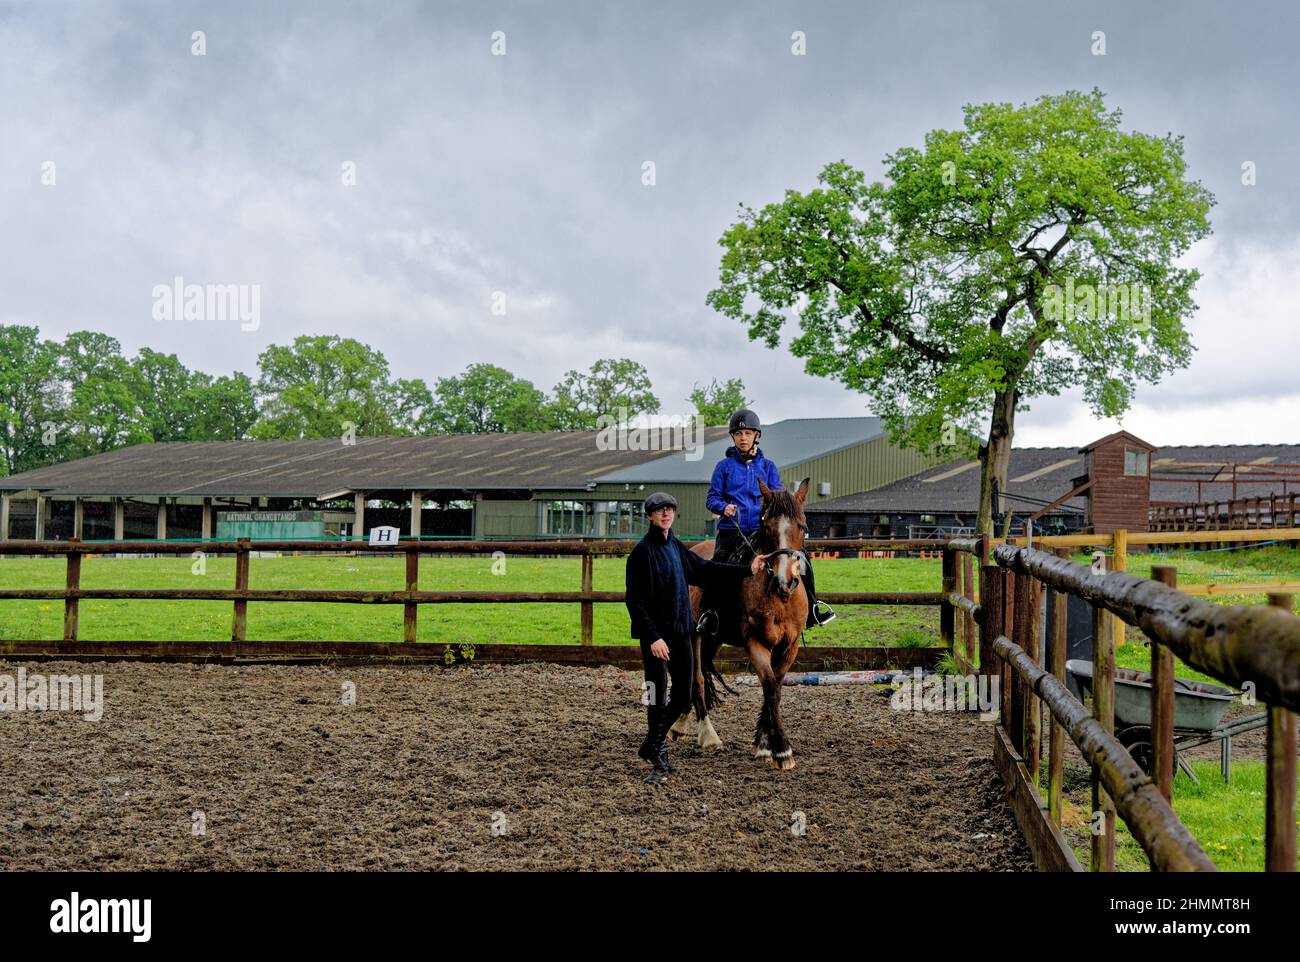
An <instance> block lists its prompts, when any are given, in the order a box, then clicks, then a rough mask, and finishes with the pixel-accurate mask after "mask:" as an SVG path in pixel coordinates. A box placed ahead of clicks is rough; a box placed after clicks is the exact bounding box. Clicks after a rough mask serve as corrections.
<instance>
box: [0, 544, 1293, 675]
mask: <svg viewBox="0 0 1300 962" xmlns="http://www.w3.org/2000/svg"><path fill="white" fill-rule="evenodd" d="M1076 560H1080V561H1083V560H1086V558H1085V556H1084V555H1079V556H1078V557H1077V558H1076ZM1152 563H1173V564H1175V565H1177V567H1178V569H1179V578H1180V581H1181V582H1182V583H1184V584H1192V583H1197V582H1206V581H1231V580H1234V579H1237V580H1245V579H1252V580H1255V579H1261V578H1265V577H1279V578H1280V577H1288V576H1289V577H1292V578H1296V577H1300V550H1297V549H1292V548H1285V547H1281V546H1271V547H1266V548H1259V549H1252V550H1250V551H1238V552H1218V553H1200V554H1179V555H1175V556H1170V557H1168V558H1165V557H1154V558H1153V557H1152V556H1147V555H1141V554H1135V555H1133V556H1131V558H1130V566H1129V570H1130V571H1132V572H1133V573H1134V574H1139V575H1144V576H1145V575H1148V574H1149V573H1150V566H1151V564H1152ZM194 564H195V563H194V562H193V561H192V560H191V559H190V558H188V557H184V558H95V557H91V558H88V559H87V560H86V561H85V562H84V564H83V565H82V586H83V587H85V588H179V587H195V586H199V587H227V586H232V585H233V584H234V579H235V563H234V559H232V558H208V559H207V560H206V562H205V569H204V571H203V573H198V571H197V569H196V568H195V567H194ZM403 565H404V562H403V560H402V559H401V558H375V557H343V556H337V555H330V556H304V557H296V558H295V557H280V558H259V557H254V558H253V559H252V560H251V567H250V578H249V584H250V586H251V587H253V588H343V589H397V588H401V587H403V585H404V567H403ZM624 565H625V561H624V559H622V558H597V559H596V560H595V563H594V571H593V576H594V586H595V589H596V590H597V591H621V590H622V588H623V584H624V580H623V579H624ZM65 567H66V566H65V562H64V560H63V559H62V558H5V559H0V587H12V588H16V587H51V588H58V587H62V586H63V584H64V578H65ZM420 569H421V577H420V587H421V588H422V589H424V590H465V591H573V590H577V589H578V588H579V587H580V568H579V560H578V559H577V558H531V557H517V558H506V559H505V565H504V571H503V573H501V574H494V573H493V559H492V558H490V557H487V556H484V557H472V558H438V557H433V558H430V557H426V558H423V559H421V562H420ZM817 576H818V588H819V590H821V591H823V592H827V591H936V590H938V588H939V580H940V565H939V562H938V561H937V560H931V559H920V558H899V559H884V558H839V559H833V560H822V561H819V562H817ZM1213 600H1215V601H1216V602H1218V603H1220V604H1260V603H1262V602H1263V600H1264V599H1263V597H1262V596H1260V595H1243V596H1234V595H1227V596H1220V597H1216V598H1215V599H1213ZM231 607H232V606H231V604H230V602H224V601H221V602H205V601H83V602H82V603H81V606H80V608H81V611H80V632H79V634H80V637H81V638H84V639H86V640H132V639H140V640H198V641H208V640H211V641H218V640H222V639H226V638H229V636H230V618H231ZM0 611H2V612H3V614H2V615H0V638H28V639H34V638H51V639H52V638H58V637H60V636H61V635H62V631H63V605H62V604H61V603H60V602H57V601H5V602H0ZM837 611H838V613H839V618H838V619H836V621H835V622H834V623H832V624H830V625H827V626H826V627H825V628H821V629H818V630H817V631H815V632H810V633H809V634H808V636H807V637H806V638H805V642H806V643H809V644H813V643H815V644H819V645H897V644H903V645H916V644H922V643H925V642H926V640H930V639H932V640H933V641H934V643H937V639H938V626H939V613H938V609H937V608H935V607H930V606H907V605H881V606H856V605H855V606H850V605H841V606H838V607H837ZM578 619H579V608H578V606H577V605H576V604H555V605H550V604H528V605H488V604H463V605H423V606H421V610H420V619H419V635H418V637H419V640H420V641H429V642H459V643H463V642H469V643H472V644H483V643H494V642H495V643H514V644H520V643H537V644H576V643H578V641H579V640H580V639H579V627H578ZM1128 635H1129V639H1130V640H1131V641H1136V642H1137V643H1136V644H1133V643H1130V644H1127V645H1124V646H1123V647H1122V648H1120V650H1119V651H1118V652H1117V660H1118V663H1119V664H1121V665H1125V666H1128V667H1134V668H1146V667H1147V665H1148V664H1149V660H1150V654H1149V651H1148V649H1147V648H1146V647H1145V646H1143V645H1142V644H1141V643H1140V638H1139V637H1138V636H1137V634H1136V631H1135V630H1133V629H1130V631H1129V633H1128ZM248 637H249V639H250V640H253V641H262V640H267V641H270V640H300V639H304V640H310V639H326V640H331V641H400V640H401V637H402V606H401V605H347V604H293V603H280V602H274V603H272V602H264V603H261V604H259V603H256V602H254V603H251V604H250V605H249V606H248ZM627 642H628V618H627V611H626V609H625V608H624V607H623V605H622V604H598V605H596V617H595V643H596V644H600V645H608V644H626V643H627ZM1179 674H1180V675H1184V676H1186V677H1194V678H1195V677H1203V676H1199V675H1197V673H1195V672H1193V671H1191V670H1190V669H1187V668H1186V666H1180V669H1179Z"/></svg>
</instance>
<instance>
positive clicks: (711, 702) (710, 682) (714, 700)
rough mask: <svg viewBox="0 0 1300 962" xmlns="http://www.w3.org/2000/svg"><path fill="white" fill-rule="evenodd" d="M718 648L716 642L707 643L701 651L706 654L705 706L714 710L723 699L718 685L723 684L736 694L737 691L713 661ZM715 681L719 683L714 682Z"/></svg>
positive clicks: (729, 692)
mask: <svg viewBox="0 0 1300 962" xmlns="http://www.w3.org/2000/svg"><path fill="white" fill-rule="evenodd" d="M717 650H718V645H717V643H716V642H712V643H706V644H705V646H704V650H703V652H702V653H701V654H702V655H703V656H704V658H703V660H704V672H703V674H704V707H705V710H706V711H712V710H713V709H714V707H715V706H717V705H718V704H719V703H720V702H721V701H722V696H721V695H719V694H718V689H717V685H721V686H722V687H723V689H724V690H725V691H726V692H727V693H728V694H731V695H734V694H735V693H736V690H735V689H734V688H732V687H731V686H730V685H728V684H727V679H726V678H724V677H723V676H722V672H720V671H718V667H717V665H715V664H714V663H713V656H714V654H715V653H716V652H717ZM715 681H716V682H717V685H715V684H714V682H715Z"/></svg>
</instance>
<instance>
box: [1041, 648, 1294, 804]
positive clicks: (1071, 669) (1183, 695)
mask: <svg viewBox="0 0 1300 962" xmlns="http://www.w3.org/2000/svg"><path fill="white" fill-rule="evenodd" d="M1065 670H1066V671H1067V672H1068V673H1069V674H1070V676H1071V677H1072V678H1073V679H1074V682H1075V684H1077V685H1078V686H1079V690H1080V691H1082V692H1084V693H1085V694H1088V695H1091V694H1092V662H1090V661H1084V660H1081V659H1071V660H1070V661H1067V662H1066V663H1065ZM1236 697H1237V696H1236V693H1235V692H1234V691H1233V690H1232V689H1230V688H1223V687H1220V686H1219V685H1208V684H1205V683H1204V682H1199V681H1187V680H1186V679H1183V678H1175V679H1174V756H1175V758H1176V759H1177V763H1178V767H1179V768H1180V769H1181V770H1182V771H1183V772H1185V773H1186V774H1187V777H1188V778H1190V779H1191V780H1192V781H1193V782H1199V781H1200V780H1199V779H1198V778H1197V777H1196V773H1195V772H1193V771H1192V766H1191V765H1190V764H1188V762H1187V760H1186V759H1185V758H1184V757H1183V755H1182V752H1184V751H1187V750H1189V749H1192V748H1197V747H1199V746H1201V745H1208V744H1209V743H1210V742H1214V741H1217V742H1219V770H1220V772H1221V773H1222V774H1223V780H1224V781H1225V782H1228V781H1231V780H1232V739H1233V736H1234V735H1242V734H1244V733H1246V732H1249V731H1255V730H1256V729H1259V728H1263V727H1264V726H1265V725H1267V724H1268V712H1259V713H1257V714H1254V715H1245V716H1243V717H1241V718H1236V719H1234V720H1232V721H1230V722H1228V723H1226V724H1224V723H1223V714H1224V712H1225V711H1227V709H1228V705H1229V704H1231V703H1232V701H1233V699H1234V698H1236ZM1115 737H1116V738H1118V739H1119V742H1120V744H1121V745H1123V746H1124V747H1125V748H1126V749H1128V753H1129V754H1130V755H1131V756H1133V760H1134V761H1135V762H1137V763H1138V765H1140V766H1141V767H1142V770H1143V771H1144V772H1146V773H1147V774H1148V775H1150V774H1151V768H1152V765H1153V763H1154V761H1155V747H1154V741H1153V738H1152V731H1151V674H1150V673H1149V672H1145V671H1134V670H1133V669H1132V668H1116V669H1115Z"/></svg>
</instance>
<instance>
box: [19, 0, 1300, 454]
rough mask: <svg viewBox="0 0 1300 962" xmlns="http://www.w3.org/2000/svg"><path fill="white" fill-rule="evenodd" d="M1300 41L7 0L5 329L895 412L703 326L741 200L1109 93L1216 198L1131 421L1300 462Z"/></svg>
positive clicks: (1134, 31) (250, 367) (1083, 12)
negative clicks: (1280, 452) (987, 109)
mask: <svg viewBox="0 0 1300 962" xmlns="http://www.w3.org/2000/svg"><path fill="white" fill-rule="evenodd" d="M900 8H901V9H900ZM1298 26H1300V8H1298V7H1297V6H1296V5H1295V4H1294V3H1291V2H1289V0H1282V2H1277V3H1249V2H1247V3H1217V4H1216V3H1188V2H1177V3H1175V2H1157V3H1144V4H1131V3H1128V2H1121V3H1087V2H1072V3H1062V2H1043V0H1037V2H1026V3H1019V2H990V3H970V2H965V3H951V4H949V3H939V2H918V3H909V4H883V3H816V2H811V3H809V2H800V3H778V2H762V0H749V2H733V3H709V4H701V3H691V2H683V3H673V2H656V3H652V4H641V3H617V4H616V3H604V4H601V3H596V2H591V0H585V2H574V0H571V2H561V0H551V2H546V3H493V2H476V3H467V4H450V3H438V2H425V3H411V4H405V3H397V2H391V0H385V2H381V3H374V4H365V3H352V4H342V3H339V4H331V3H310V4H309V3H305V2H302V3H277V4H262V3H248V4H240V3H230V4H223V5H221V7H220V8H219V9H217V8H213V7H210V6H209V5H206V4H187V3H176V2H159V3H144V2H132V3H125V2H124V3H116V4H113V3H32V4H10V3H0V98H2V99H0V103H2V104H3V106H2V107H0V145H2V146H0V211H3V225H4V229H3V231H2V232H0V323H26V324H36V325H38V326H39V327H40V329H41V331H42V333H43V335H44V336H46V337H56V338H58V337H62V336H63V335H64V334H66V333H67V332H69V331H72V330H78V329H85V328H89V329H94V330H103V331H107V332H109V333H111V334H113V335H114V336H116V337H117V338H119V339H120V340H121V342H122V346H123V349H124V351H126V352H127V353H128V354H129V353H134V352H135V351H136V350H137V349H139V348H140V347H152V348H154V349H156V350H161V351H165V352H174V353H176V354H177V355H179V357H180V358H181V359H182V360H183V361H184V362H185V363H186V364H188V365H189V366H191V367H196V368H200V369H202V370H205V371H208V372H210V373H214V374H219V373H227V372H229V371H231V370H235V369H240V370H245V371H249V372H254V371H255V367H256V357H257V355H258V353H259V352H260V351H262V350H263V349H264V348H265V347H266V346H267V345H268V344H272V343H279V344H284V343H288V342H290V341H291V340H292V339H293V338H294V337H296V336H298V335H301V334H320V333H330V334H340V335H344V336H350V337H355V338H358V339H360V340H362V341H364V342H365V343H367V344H370V345H371V346H373V347H375V348H377V349H379V350H381V351H383V352H384V353H385V354H386V355H387V357H388V358H389V360H390V362H391V363H392V365H393V368H394V372H395V373H396V374H397V375H400V376H404V377H422V378H424V379H425V380H426V381H428V382H429V383H430V384H432V383H433V381H434V380H435V379H436V378H437V377H439V376H445V375H451V374H455V373H458V372H460V371H461V370H463V369H464V368H465V366H466V365H468V364H471V363H474V362H478V361H490V362H493V363H495V364H499V365H501V366H503V367H505V368H507V369H509V370H511V371H513V372H514V373H515V374H517V375H519V376H521V377H527V378H529V379H531V380H532V381H533V382H534V383H535V384H537V385H538V386H539V387H541V388H543V389H548V390H549V389H550V388H551V387H552V386H553V385H554V384H555V383H556V382H557V381H558V380H559V379H560V377H561V376H562V375H563V373H564V372H565V371H566V370H568V369H570V368H583V369H585V368H586V367H588V366H589V365H590V364H591V363H592V362H593V361H595V360H596V359H598V358H601V357H615V356H630V357H634V358H637V359H639V360H641V361H642V362H643V363H644V364H645V365H646V366H647V368H648V369H649V371H650V375H651V378H652V380H653V383H654V387H655V390H656V393H657V394H658V395H659V397H660V398H661V399H662V401H663V404H664V410H665V412H667V413H683V412H685V411H686V410H687V409H688V408H687V405H686V403H685V397H686V395H687V393H688V392H689V391H690V389H691V386H692V385H693V384H695V383H707V382H708V380H709V379H710V378H712V377H717V378H718V379H719V380H725V379H727V378H730V377H742V378H743V379H744V381H745V383H746V385H747V386H748V388H749V391H750V394H751V396H753V397H754V398H755V407H756V408H757V409H758V410H759V412H760V413H761V414H762V416H763V417H764V419H765V420H779V419H781V418H785V417H808V416H821V415H844V416H848V415H860V414H864V413H870V398H868V397H864V396H863V395H860V394H856V393H854V392H851V391H848V390H846V389H844V388H843V387H841V386H839V385H838V384H836V383H834V382H831V381H826V380H822V379H819V378H815V377H812V376H809V375H807V374H805V373H804V371H803V366H802V362H800V361H799V360H797V359H795V358H793V357H791V356H789V355H788V354H787V353H785V352H784V351H769V350H767V349H766V348H763V347H761V346H758V345H756V344H752V343H750V342H749V341H748V339H747V337H746V332H745V329H744V328H743V327H742V326H741V325H740V324H738V323H737V322H734V321H730V320H728V319H727V318H724V317H722V316H721V315H718V314H716V313H714V312H713V311H712V310H711V309H710V308H708V307H707V306H706V305H705V303H704V298H705V294H706V293H707V292H708V290H709V289H710V288H711V287H712V286H714V285H715V284H716V282H717V274H718V258H719V253H720V248H719V247H718V245H717V241H718V237H719V236H720V235H721V233H722V232H723V230H724V229H725V228H726V227H727V226H728V225H729V224H731V223H732V222H733V220H734V218H735V213H736V206H737V204H738V203H739V202H742V201H743V202H745V203H746V204H752V205H761V204H764V203H767V202H769V201H773V200H777V199H779V198H780V196H781V194H782V191H784V190H785V189H787V188H794V189H799V190H806V189H808V188H810V187H812V186H813V185H814V183H815V177H816V174H817V172H818V171H819V170H820V169H821V168H822V166H823V165H824V164H826V163H827V162H829V161H831V160H837V159H845V160H847V161H849V162H851V163H853V164H854V165H856V166H858V167H860V168H862V169H864V170H866V171H867V172H868V173H869V174H870V175H871V176H872V177H878V176H880V173H881V159H882V158H883V156H884V155H885V154H886V153H887V152H890V151H892V150H895V149H897V148H898V147H900V146H903V145H908V144H919V143H920V141H921V139H922V137H923V136H924V133H925V132H926V131H927V130H930V129H932V128H936V127H948V128H951V127H957V126H959V125H960V123H961V106H962V104H964V103H967V102H981V101H990V100H997V101H1013V102H1017V103H1018V102H1021V101H1025V100H1032V99H1033V98H1035V97H1037V96H1039V95H1042V94H1046V93H1059V92H1061V91H1064V90H1067V89H1084V90H1087V89H1091V88H1092V87H1094V86H1098V87H1101V88H1102V89H1103V90H1104V91H1105V92H1106V94H1107V97H1108V103H1109V104H1110V105H1112V106H1117V107H1120V108H1122V109H1123V111H1124V114H1125V122H1126V126H1128V127H1130V128H1132V129H1137V130H1142V131H1145V132H1148V133H1156V134H1163V133H1165V132H1167V131H1173V132H1175V133H1180V134H1183V135H1185V137H1186V157H1187V160H1188V162H1189V165H1190V174H1191V176H1192V177H1193V178H1196V179H1199V180H1201V181H1202V182H1203V183H1204V184H1205V185H1206V186H1207V187H1208V188H1209V189H1210V190H1211V191H1212V192H1213V193H1214V194H1215V195H1216V196H1217V198H1218V205H1217V206H1216V207H1215V208H1214V210H1213V211H1212V212H1211V220H1212V222H1213V225H1214V235H1213V236H1212V237H1211V238H1209V239H1208V240H1206V241H1204V242H1202V243H1201V244H1200V245H1198V246H1197V247H1196V248H1194V249H1193V251H1192V253H1191V254H1190V255H1189V262H1190V263H1193V264H1195V265H1196V266H1198V267H1200V268H1201V269H1202V271H1203V272H1204V275H1205V276H1204V278H1203V280H1202V281H1201V284H1200V285H1199V287H1198V293H1197V300H1198V302H1199V304H1200V311H1199V312H1198V314H1197V315H1196V316H1195V317H1194V318H1193V319H1192V320H1191V321H1190V324H1189V326H1190V328H1191V330H1192V333H1193V340H1194V342H1195V343H1196V345H1197V346H1198V347H1199V351H1198V352H1197V353H1196V355H1195V356H1194V360H1193V362H1192V364H1191V366H1190V367H1189V368H1188V369H1187V370H1185V371H1182V372H1180V373H1178V374H1177V375H1176V376H1173V377H1171V378H1169V379H1168V380H1167V381H1166V382H1164V383H1162V384H1160V385H1157V386H1150V387H1146V388H1145V389H1143V390H1141V392H1140V393H1139V395H1138V404H1137V406H1136V407H1135V408H1134V410H1133V411H1132V412H1130V414H1129V415H1127V416H1126V418H1125V419H1124V422H1123V426H1124V427H1126V428H1128V429H1129V430H1131V431H1134V432H1135V433H1137V434H1139V435H1141V436H1143V437H1145V438H1147V439H1148V440H1150V441H1151V442H1153V443H1156V444H1192V443H1231V442H1243V443H1244V442H1290V443H1295V442H1297V441H1300V378H1298V377H1297V373H1296V372H1297V360H1298V359H1300V309H1297V307H1296V305H1295V304H1294V303H1293V295H1295V294H1296V293H1297V292H1300V185H1298V182H1297V177H1298V176H1300V149H1298V148H1297V143H1298V140H1300V107H1297V97H1298V95H1300V69H1298V68H1297V57H1296V55H1295V44H1296V39H1297V36H1298V35H1300V31H1297V27H1298ZM1098 30H1101V31H1104V32H1105V35H1106V54H1105V56H1095V55H1093V53H1092V46H1093V41H1092V35H1093V33H1094V31H1098ZM196 31H202V32H203V35H204V40H205V45H206V52H205V53H204V55H203V56H195V55H194V53H193V47H194V42H195V41H194V40H193V39H192V38H193V35H194V33H195V32H196ZM495 31H501V32H503V33H504V36H505V55H504V56H494V55H493V51H492V44H493V33H494V32H495ZM794 31H803V32H804V34H805V36H806V44H807V53H806V55H805V56H793V55H792V53H791V35H792V33H793V32H794ZM646 161H652V162H653V163H654V165H655V173H656V178H655V180H656V182H655V184H654V186H652V187H648V186H645V185H644V184H643V183H642V170H643V164H644V163H645V162H646ZM1246 161H1251V162H1253V163H1254V164H1255V165H1256V170H1257V183H1256V185H1255V186H1245V185H1243V184H1242V164H1243V163H1244V162H1246ZM51 162H52V163H53V164H54V167H53V172H54V181H55V182H54V184H53V185H49V184H46V183H42V181H43V179H44V180H48V179H49V178H48V173H47V172H48V171H49V170H50V168H48V167H46V166H45V165H47V164H48V163H51ZM345 164H351V165H354V167H352V168H350V169H354V170H355V184H354V185H349V184H345V183H344V179H345V178H344V175H343V172H344V169H345V168H344V165H345ZM177 276H179V277H183V278H184V279H185V281H186V282H187V283H199V284H257V285H259V286H260V322H259V325H258V327H257V329H256V330H252V331H244V330H241V329H240V327H241V325H240V324H239V322H238V321H234V320H232V321H189V322H186V321H183V320H177V321H168V320H164V321H159V320H155V319H154V317H153V313H152V309H153V306H154V299H153V290H154V288H155V286H157V285H159V284H170V283H171V282H172V280H173V278H175V277H177ZM498 291H499V292H502V293H504V295H505V300H504V304H505V314H504V315H500V314H494V313H493V294H494V292H498ZM1017 427H1018V431H1017V438H1016V442H1017V444H1018V445H1055V444H1073V443H1082V442H1086V441H1088V440H1091V439H1093V438H1095V437H1098V436H1100V435H1102V434H1104V433H1106V432H1108V431H1109V430H1113V428H1114V427H1115V424H1114V423H1113V422H1098V421H1095V420H1093V419H1092V418H1091V416H1090V415H1089V414H1088V412H1087V410H1086V408H1084V406H1083V405H1082V404H1081V403H1080V402H1079V398H1078V396H1077V395H1074V396H1063V397H1061V398H1055V399H1043V400H1040V401H1038V402H1037V403H1034V404H1032V410H1031V411H1030V412H1028V413H1026V414H1024V415H1022V417H1021V418H1020V420H1019V423H1018V425H1017Z"/></svg>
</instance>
